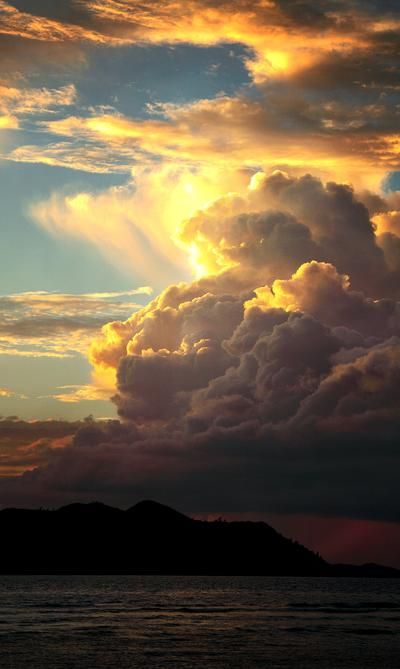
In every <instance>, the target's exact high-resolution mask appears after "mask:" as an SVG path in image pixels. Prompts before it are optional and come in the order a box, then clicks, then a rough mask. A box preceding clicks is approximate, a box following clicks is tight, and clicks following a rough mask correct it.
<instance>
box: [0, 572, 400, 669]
mask: <svg viewBox="0 0 400 669" xmlns="http://www.w3.org/2000/svg"><path fill="white" fill-rule="evenodd" d="M0 667H1V669H103V668H104V669H105V668H107V669H114V668H115V669H128V668H129V669H152V668H155V667H157V668H159V669H168V668H171V669H190V668H194V667H196V668H197V667H199V668H201V669H211V668H214V667H215V668H219V669H222V668H223V669H239V668H240V669H253V668H254V669H255V668H260V669H275V668H276V669H278V668H279V669H284V668H286V667H293V668H294V667H296V669H303V668H304V669H311V668H313V667H315V668H318V669H324V668H326V669H328V668H329V669H333V668H334V669H353V668H354V669H367V668H369V667H371V668H374V669H399V668H400V580H392V579H349V578H340V579H334V578H269V577H268V578H266V577H242V576H238V577H231V576H229V577H225V576H213V577H211V576H210V577H204V576H123V575H119V576H0Z"/></svg>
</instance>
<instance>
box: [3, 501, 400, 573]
mask: <svg viewBox="0 0 400 669" xmlns="http://www.w3.org/2000/svg"><path fill="white" fill-rule="evenodd" d="M0 532H1V537H2V551H1V556H0V572H2V573H14V574H16V573H19V574H22V573H36V574H38V573H42V574H45V573H46V574H52V573H53V574H55V573H87V574H90V573H93V574H95V573H97V574H101V573H103V574H107V573H108V574H110V573H113V574H116V573H125V574H137V573H143V574H152V573H159V574H254V575H263V574H264V575H285V576H320V575H339V576H347V575H349V576H395V575H398V574H400V572H397V571H396V570H388V569H386V568H385V567H379V566H378V565H365V566H364V567H354V566H351V565H350V566H349V565H338V566H337V567H335V566H332V565H329V564H328V563H327V562H325V561H324V560H323V559H322V558H321V557H320V556H319V555H316V554H315V553H313V552H312V551H310V550H308V549H307V548H305V547H304V546H302V545H300V544H299V543H297V542H295V541H292V540H290V539H287V538H285V537H283V536H282V535H281V534H279V533H278V532H276V531H275V530H274V529H273V528H272V527H270V526H269V525H267V524H266V523H261V522H226V521H223V520H217V521H213V522H206V521H201V520H194V519H192V518H189V517H188V516H185V515H183V514H182V513H179V512H178V511H175V510H174V509H171V508H169V507H167V506H163V505H162V504H158V503H157V502H152V501H144V502H139V504H136V505H135V506H133V507H132V508H130V509H128V510H127V511H121V510H120V509H115V508H113V507H110V506H107V505H105V504H100V503H97V502H94V503H92V504H69V505H68V506H64V507H62V508H61V509H58V510H57V511H49V510H42V509H41V510H26V509H4V510H3V511H0Z"/></svg>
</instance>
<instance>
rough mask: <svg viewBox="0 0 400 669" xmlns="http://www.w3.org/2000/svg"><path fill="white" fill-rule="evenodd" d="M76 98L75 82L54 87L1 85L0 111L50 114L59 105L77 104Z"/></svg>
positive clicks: (18, 113)
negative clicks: (23, 87) (22, 87)
mask: <svg viewBox="0 0 400 669" xmlns="http://www.w3.org/2000/svg"><path fill="white" fill-rule="evenodd" d="M76 98H77V94H76V89H75V86H74V85H73V84H69V85H67V86H63V87H61V88H54V89H48V88H25V89H21V88H13V87H10V86H0V111H1V112H3V113H6V112H10V113H12V114H17V115H20V114H44V113H47V114H48V113H51V112H53V111H54V109H55V108H57V107H69V106H71V105H73V104H75V102H76Z"/></svg>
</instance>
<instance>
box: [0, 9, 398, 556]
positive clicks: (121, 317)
mask: <svg viewBox="0 0 400 669" xmlns="http://www.w3.org/2000/svg"><path fill="white" fill-rule="evenodd" d="M399 26H400V16H399V11H398V3H397V2H394V1H393V2H391V1H384V0H383V1H382V0H379V2H378V0H362V1H361V0H346V1H344V0H319V1H311V0H290V1H289V0H252V2H249V1H248V0H230V1H229V2H225V1H224V0H219V1H216V0H185V2H183V0H159V1H158V2H152V1H151V0H143V1H142V2H140V3H137V2H134V1H133V0H65V1H63V2H62V3H55V2H54V1H53V0H13V1H11V0H9V1H5V0H0V53H1V56H0V197H1V209H0V225H1V235H2V239H1V244H0V278H1V288H0V415H1V419H0V506H3V507H4V506H10V505H12V506H30V507H37V506H48V507H54V506H60V505H61V504H64V503H68V502H70V501H91V500H93V499H98V500H100V501H103V502H106V503H110V504H116V505H120V506H122V507H124V506H125V507H127V506H130V505H132V504H133V503H135V502H136V501H138V500H140V499H142V498H154V499H157V500H158V501H160V502H163V503H167V504H170V505H172V506H175V507H176V508H178V509H180V510H182V511H185V512H188V513H192V514H195V515H197V516H201V517H214V515H215V514H216V515H217V516H220V515H225V517H232V518H233V517H235V518H238V517H240V518H249V517H251V518H260V519H264V520H267V521H268V522H271V523H273V524H274V525H275V527H277V528H278V529H281V530H282V531H285V533H286V534H289V535H291V536H296V538H299V539H300V540H302V541H304V543H308V545H310V546H311V547H313V548H314V549H315V550H319V551H320V552H321V553H322V554H323V555H324V556H326V557H327V558H328V559H334V560H339V561H343V560H348V561H351V560H354V561H358V562H360V561H363V559H364V561H368V560H374V561H380V562H383V563H386V564H397V565H398V566H400V526H399V520H400V518H399V511H398V509H399V502H400V494H399V488H398V475H397V472H398V471H399V464H400V452H399V447H400V444H399V439H398V434H399V427H400V392H399V390H400V192H399V189H400V160H399V145H400V122H399V120H400V95H399V91H400V81H399V76H398V65H399V63H398V54H399Z"/></svg>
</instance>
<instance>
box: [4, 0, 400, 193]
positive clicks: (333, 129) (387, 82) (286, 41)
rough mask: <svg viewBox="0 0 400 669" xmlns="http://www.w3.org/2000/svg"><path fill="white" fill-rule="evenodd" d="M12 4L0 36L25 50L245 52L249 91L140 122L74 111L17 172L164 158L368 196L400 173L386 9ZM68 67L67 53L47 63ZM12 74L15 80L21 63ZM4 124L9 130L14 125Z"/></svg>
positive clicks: (52, 124) (393, 51) (194, 0)
mask: <svg viewBox="0 0 400 669" xmlns="http://www.w3.org/2000/svg"><path fill="white" fill-rule="evenodd" d="M18 6H19V7H20V9H17V8H16V7H14V6H12V5H11V4H10V3H6V2H2V3H1V8H2V11H3V21H2V24H1V27H0V30H2V31H3V33H4V34H5V35H7V38H6V39H8V40H10V39H11V40H15V39H17V40H19V42H20V41H23V42H24V44H25V45H26V48H28V49H31V48H32V41H33V40H34V42H35V44H37V49H38V53H39V52H40V50H43V48H44V47H45V46H46V47H48V48H50V47H51V45H52V46H53V47H57V45H58V46H59V47H63V48H64V51H65V49H67V51H68V49H70V50H71V49H73V50H76V51H77V53H79V48H80V45H86V46H85V48H87V45H88V44H98V45H99V46H102V47H103V48H107V47H113V48H117V47H118V46H120V47H121V48H123V45H126V44H136V45H143V46H149V45H150V46H151V45H166V46H167V45H176V44H179V45H182V46H186V45H197V46H211V45H221V44H232V43H234V44H241V45H244V46H245V47H246V48H247V50H248V55H247V57H246V58H245V65H246V66H247V68H248V71H249V74H250V76H251V77H252V83H253V87H250V89H249V90H248V89H245V90H243V91H241V92H240V93H237V94H235V95H231V96H228V95H224V94H221V95H219V96H218V97H216V98H214V99H203V100H194V101H193V100H192V101H191V102H189V103H187V104H180V105H176V104H175V105H174V104H171V102H166V103H161V104H158V105H157V104H152V105H150V106H149V107H148V112H149V114H150V116H147V117H144V118H143V117H142V118H128V117H126V116H124V115H122V114H120V113H118V111H116V112H114V113H111V114H110V113H105V112H104V111H103V112H102V113H99V110H97V111H96V110H95V111H92V113H88V109H87V108H78V106H76V108H75V109H74V110H73V112H72V114H70V115H69V116H65V115H64V116H63V117H62V118H58V119H57V120H54V119H52V118H51V116H50V117H49V119H48V121H47V122H45V123H44V125H43V126H41V127H40V129H41V131H42V132H48V131H50V132H52V133H54V134H56V135H58V136H59V137H63V138H65V137H67V138H69V139H68V140H65V139H63V140H62V141H56V142H54V143H48V144H47V146H44V145H43V143H41V142H39V143H38V144H36V145H33V144H22V145H21V146H18V147H17V148H16V149H14V150H13V151H11V152H10V153H9V155H8V156H7V157H8V158H10V159H11V160H15V161H23V162H43V163H44V164H48V165H61V166H63V167H69V168H71V169H82V170H88V171H93V172H100V173H107V172H112V171H114V172H117V173H120V172H124V171H127V169H128V166H129V165H132V164H134V163H136V162H138V163H140V162H142V161H159V160H160V159H162V160H164V161H175V162H177V163H182V162H186V163H189V164H193V163H196V164H202V163H204V162H205V161H207V162H208V163H215V162H218V163H219V164H220V165H227V164H229V165H230V166H231V167H232V166H233V165H235V166H239V165H240V166H242V165H247V166H253V167H263V168H264V169H270V168H271V167H274V166H277V165H278V164H280V165H283V164H286V165H288V166H291V167H292V168H294V167H296V166H298V165H302V166H304V167H305V169H309V170H312V171H316V170H324V171H325V173H326V174H329V175H330V177H331V178H333V179H341V180H343V179H345V180H347V181H352V182H353V183H354V182H355V181H359V182H360V184H363V185H364V186H367V187H370V188H371V187H373V188H376V187H377V186H378V184H379V182H380V181H382V179H383V178H384V176H385V174H386V173H387V171H388V170H390V169H393V170H395V169H398V167H399V162H398V155H399V151H398V149H399V133H398V86H397V68H396V66H395V63H396V58H397V53H398V47H399V44H398V26H399V22H398V18H397V17H396V13H395V12H393V9H392V8H389V7H388V6H386V5H385V6H384V7H383V6H382V7H380V8H379V9H378V7H376V6H375V5H373V4H371V3H368V5H367V6H366V5H365V3H355V2H353V3H351V4H349V3H344V2H341V1H340V0H335V1H334V2H326V3H325V2H324V3H319V4H318V7H315V3H309V2H301V3H298V2H295V3H292V4H290V5H289V4H288V3H286V2H283V1H282V2H275V3H269V4H268V3H265V2H262V1H261V0H259V1H257V2H251V3H250V2H247V1H244V0H235V2H233V3H232V2H230V3H226V2H223V3H215V2H211V1H205V0H191V2H184V3H182V2H178V4H177V3H176V2H170V1H169V0H163V1H162V2H158V3H157V5H155V4H154V3H153V2H150V1H149V0H146V2H142V3H140V4H138V3H136V4H135V3H134V4H132V2H123V1H122V2H121V1H119V2H114V0H102V1H98V2H89V1H87V2H86V1H85V2H80V3H79V5H77V4H76V3H75V4H74V5H73V6H72V5H69V8H68V11H65V10H61V9H59V10H56V9H53V10H49V9H48V8H47V10H46V9H45V8H43V7H42V10H41V9H40V7H39V8H38V7H37V5H36V3H32V2H25V3H22V4H21V3H19V5H18ZM46 11H47V13H46ZM68 17H69V18H68ZM177 17H179V18H178V19H177ZM72 19H73V22H72ZM19 42H18V43H19ZM49 45H50V46H49ZM13 49H15V45H14V42H12V44H11V45H8V43H7V42H6V43H5V46H4V50H5V53H8V51H10V52H12V51H13ZM38 57H39V56H38ZM40 57H41V56H40ZM64 58H68V54H65V53H64V52H61V53H60V54H59V55H56V56H55V57H50V58H48V57H47V61H49V62H55V61H57V60H58V59H60V60H62V59H64ZM84 58H85V55H84V54H83V55H82V54H80V59H79V58H78V56H77V58H76V62H78V60H80V62H81V63H82V59H84ZM30 60H34V58H31V59H30ZM24 67H25V68H26V67H27V64H26V63H25V64H24ZM41 67H42V69H43V64H42V65H41ZM7 69H8V71H10V69H11V70H12V69H14V70H16V71H19V67H18V66H17V65H15V66H14V68H13V67H11V68H10V67H8V68H7ZM10 90H11V88H10ZM333 91H335V93H334V94H333ZM254 92H256V95H254V94H253V93H254ZM24 95H25V93H24V92H23V90H21V96H22V98H24ZM32 95H33V91H32ZM36 95H40V92H39V90H38V91H37V92H36ZM116 104H117V103H116ZM10 119H11V117H9V119H8V121H7V122H6V121H4V123H5V124H6V126H8V127H16V126H15V125H13V124H12V123H11V121H10ZM10 123H11V126H10V125H9V124H10ZM14 123H15V122H14ZM46 141H48V140H47V137H46ZM102 154H103V155H102Z"/></svg>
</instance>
